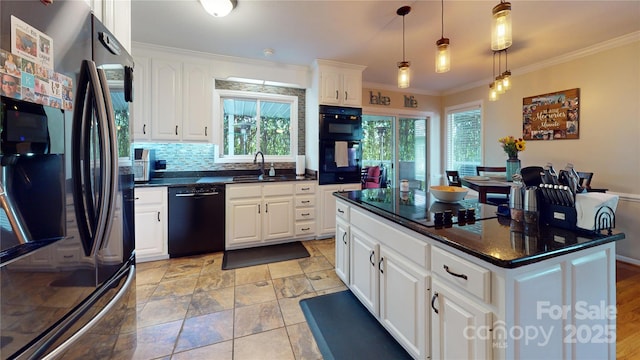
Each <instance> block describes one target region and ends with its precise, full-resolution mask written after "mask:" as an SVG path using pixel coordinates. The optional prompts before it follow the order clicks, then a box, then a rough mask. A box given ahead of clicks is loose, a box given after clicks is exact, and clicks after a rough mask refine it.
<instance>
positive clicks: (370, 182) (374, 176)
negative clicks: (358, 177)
mask: <svg viewBox="0 0 640 360" xmlns="http://www.w3.org/2000/svg"><path fill="white" fill-rule="evenodd" d="M362 173H363V181H362V188H363V189H375V188H379V187H380V185H381V181H380V180H381V177H382V176H381V168H380V166H369V167H367V172H366V174H365V172H364V170H363V171H362Z"/></svg>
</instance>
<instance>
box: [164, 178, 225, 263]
mask: <svg viewBox="0 0 640 360" xmlns="http://www.w3.org/2000/svg"><path fill="white" fill-rule="evenodd" d="M224 203H225V196H224V184H223V185H214V184H198V185H191V186H178V187H169V257H172V258H173V257H179V256H187V255H196V254H205V253H210V252H215V251H224V228H225V226H224V224H225V219H224V212H225V205H224Z"/></svg>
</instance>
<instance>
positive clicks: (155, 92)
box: [151, 59, 182, 140]
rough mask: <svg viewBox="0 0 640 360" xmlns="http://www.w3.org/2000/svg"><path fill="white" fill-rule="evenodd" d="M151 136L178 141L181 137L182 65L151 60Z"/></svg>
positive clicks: (174, 62)
mask: <svg viewBox="0 0 640 360" xmlns="http://www.w3.org/2000/svg"><path fill="white" fill-rule="evenodd" d="M151 74H152V76H151V99H152V101H151V134H152V135H151V136H152V138H153V139H154V140H180V136H181V135H182V128H181V125H182V63H180V62H176V61H173V60H164V59H152V60H151Z"/></svg>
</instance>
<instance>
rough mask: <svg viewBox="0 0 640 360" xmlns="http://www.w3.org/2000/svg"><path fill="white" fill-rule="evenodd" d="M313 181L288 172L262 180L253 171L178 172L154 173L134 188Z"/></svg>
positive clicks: (306, 176) (307, 176)
mask: <svg viewBox="0 0 640 360" xmlns="http://www.w3.org/2000/svg"><path fill="white" fill-rule="evenodd" d="M305 180H315V177H314V176H310V175H305V176H296V174H295V173H293V172H290V171H279V172H278V174H277V175H276V176H273V177H271V176H268V175H265V176H264V177H263V180H260V179H259V178H258V174H257V173H256V172H255V171H250V172H249V171H242V170H224V171H179V172H156V173H155V174H154V176H153V177H152V178H151V180H149V181H145V182H136V184H135V186H136V187H153V186H189V185H199V184H216V185H222V184H243V183H245V184H246V183H271V182H278V181H305Z"/></svg>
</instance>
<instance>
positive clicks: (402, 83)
mask: <svg viewBox="0 0 640 360" xmlns="http://www.w3.org/2000/svg"><path fill="white" fill-rule="evenodd" d="M410 11H411V6H403V7H401V8H399V9H398V10H397V11H396V14H398V15H400V16H402V61H401V62H399V63H398V87H399V88H400V89H406V88H408V87H409V85H410V84H411V74H410V70H409V65H410V63H409V62H408V61H406V60H405V58H404V16H405V15H407V14H408V13H409V12H410Z"/></svg>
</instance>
